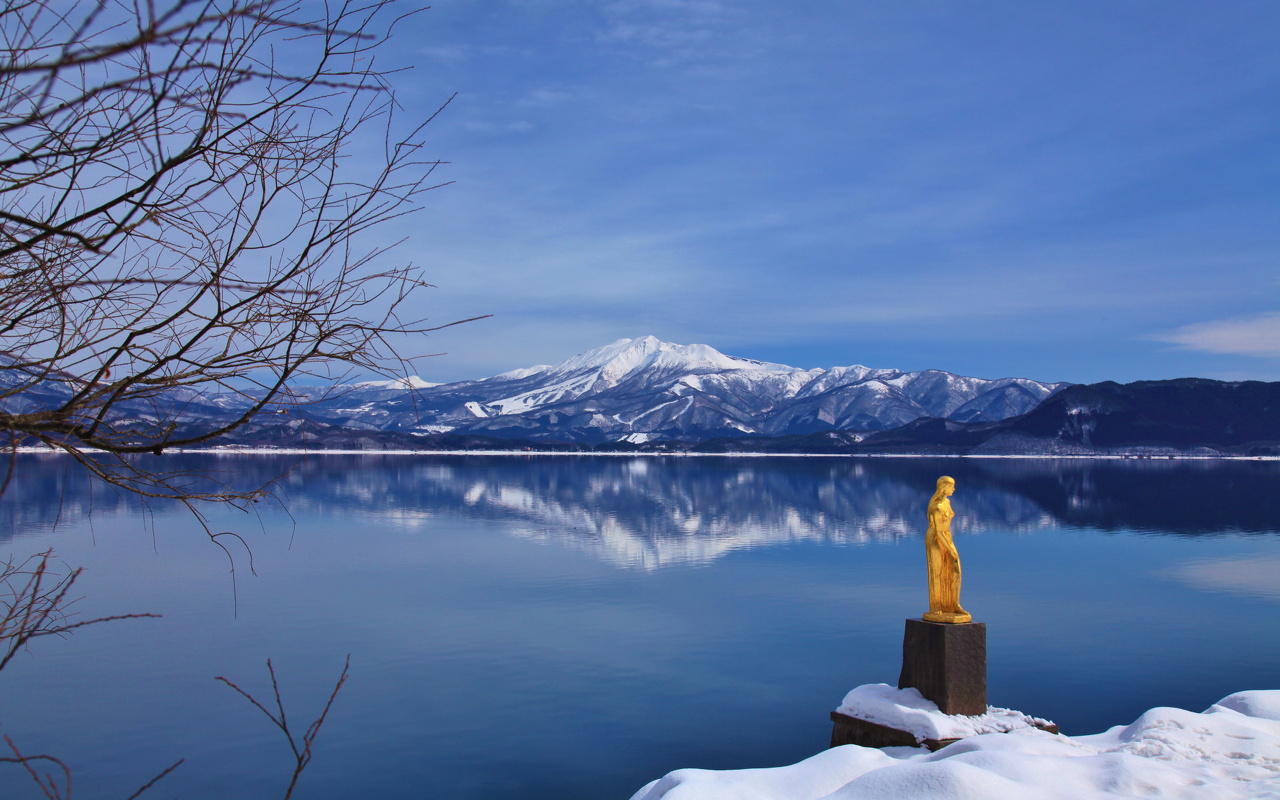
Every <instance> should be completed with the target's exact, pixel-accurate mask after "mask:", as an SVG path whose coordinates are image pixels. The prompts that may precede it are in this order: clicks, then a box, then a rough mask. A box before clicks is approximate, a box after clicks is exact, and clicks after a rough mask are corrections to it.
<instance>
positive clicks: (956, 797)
mask: <svg viewBox="0 0 1280 800" xmlns="http://www.w3.org/2000/svg"><path fill="white" fill-rule="evenodd" d="M867 688H868V687H859V689H867ZM872 688H873V689H874V687H872ZM859 689H855V690H854V691H853V692H850V693H849V696H848V697H846V701H845V704H846V705H847V704H848V703H849V701H850V698H854V700H855V705H856V704H857V696H858V695H857V692H858V691H859ZM893 691H897V690H893ZM871 693H872V694H880V695H883V694H884V692H879V693H877V692H875V691H874V690H873V691H872V692H871ZM864 694H866V692H864ZM881 700H883V698H881ZM925 702H926V703H927V704H928V701H925ZM915 705H916V706H918V705H919V704H918V703H917V704H915ZM928 705H932V704H928ZM842 708H844V705H842ZM934 709H935V712H934V713H935V715H937V712H936V706H934ZM855 710H857V709H855ZM900 711H901V712H902V716H903V718H904V719H911V718H916V717H920V716H921V709H920V708H917V707H914V706H912V707H910V708H907V707H903V708H902V709H900ZM926 716H927V711H926ZM941 716H945V715H941ZM958 719H959V720H960V721H961V722H971V721H973V720H981V719H983V718H980V717H960V718H958ZM961 727H964V726H963V725H962V726H961ZM971 727H972V726H971ZM978 729H980V726H978V727H974V730H978ZM1139 797H1165V798H1182V799H1183V800H1207V798H1213V800H1275V798H1280V690H1254V691H1245V692H1237V693H1236V694H1232V695H1229V696H1227V697H1225V698H1223V699H1222V700H1219V701H1218V702H1217V703H1215V704H1213V705H1212V706H1210V707H1209V708H1208V709H1206V710H1205V711H1204V712H1202V713H1199V714H1197V713H1194V712H1191V711H1184V710H1182V709H1178V708H1153V709H1151V710H1149V711H1147V712H1146V713H1144V714H1142V715H1141V716H1140V717H1138V719H1137V720H1136V721H1134V722H1133V723H1132V724H1130V725H1117V726H1116V727H1114V728H1111V729H1110V730H1108V731H1106V732H1104V733H1099V734H1094V735H1091V736H1063V735H1061V734H1053V733H1047V732H1045V731H1042V730H1038V729H1036V728H1033V727H1020V728H1016V729H1013V730H1010V731H1009V732H1004V733H981V734H979V735H974V736H970V737H969V738H966V739H962V740H961V741H958V742H956V743H954V744H952V745H949V746H947V747H945V748H943V749H941V750H939V751H937V752H936V753H930V752H928V751H927V750H925V749H923V748H913V747H895V748H885V749H884V750H876V749H872V748H866V747H859V746H857V745H841V746H840V747H836V748H832V749H830V750H827V751H825V752H822V753H819V754H817V755H815V756H812V757H810V758H808V759H805V760H804V761H801V762H799V763H798V764H792V765H790V766H785V767H776V768H765V769H741V770H722V771H715V770H702V769H679V770H676V771H674V772H670V773H668V774H667V775H665V776H663V777H662V778H659V779H658V780H655V781H652V782H650V783H649V784H647V785H646V786H644V787H643V788H641V789H640V790H639V791H638V792H636V793H635V795H633V796H632V798H631V800H908V799H909V800H1029V799H1030V800H1040V799H1041V798H1045V799H1047V800H1110V799H1111V798H1139Z"/></svg>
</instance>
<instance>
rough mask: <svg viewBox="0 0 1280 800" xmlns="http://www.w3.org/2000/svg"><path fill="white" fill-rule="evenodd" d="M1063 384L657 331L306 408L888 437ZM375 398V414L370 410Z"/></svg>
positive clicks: (545, 432) (681, 431) (632, 434)
mask: <svg viewBox="0 0 1280 800" xmlns="http://www.w3.org/2000/svg"><path fill="white" fill-rule="evenodd" d="M1065 385H1066V384H1042V383H1038V382H1036V381H1029V380H1024V379H1017V378H1004V379H1000V380H994V381H993V380H985V379H981V378H966V377H962V376H958V375H952V374H951V373H947V372H941V371H938V370H929V371H925V372H915V373H912V372H902V371H899V370H888V369H871V368H869V367H864V366H859V365H854V366H849V367H833V368H831V369H799V368H796V367H790V366H786V365H784V364H771V363H767V362H762V361H754V360H751V359H745V358H736V357H734V356H728V355H725V354H723V353H721V352H719V351H718V350H716V349H715V348H712V347H710V346H707V345H701V344H694V345H680V344H672V343H670V342H664V341H661V340H660V339H658V338H656V337H653V336H644V337H640V338H638V339H620V340H618V341H616V342H613V343H611V344H608V345H605V346H603V347H597V348H595V349H593V350H588V351H587V352H585V353H582V354H580V355H577V356H574V357H572V358H569V359H567V360H565V361H563V362H561V363H559V364H555V365H549V366H548V365H539V366H536V367H530V368H527V369H517V370H511V371H509V372H504V373H502V374H501V375H495V376H493V377H491V378H485V379H483V380H476V381H462V382H458V383H451V384H442V385H437V386H422V387H421V388H415V390H414V391H402V392H400V394H399V396H393V394H392V393H391V392H392V391H393V390H390V389H388V388H384V384H379V385H378V386H377V389H378V392H377V394H376V396H372V395H371V394H367V393H369V392H370V390H372V389H373V388H374V387H373V386H367V387H362V386H356V387H352V389H351V391H350V392H344V393H343V394H342V399H341V401H340V402H337V401H335V402H333V403H321V404H319V405H317V406H312V407H309V408H308V411H309V412H310V413H312V414H314V415H315V416H318V417H320V418H321V419H325V420H326V421H329V422H341V423H342V424H348V425H351V424H369V423H372V424H373V425H375V426H376V427H378V428H379V429H382V430H396V431H415V430H416V431H424V432H425V431H431V432H439V431H442V430H452V431H456V432H459V433H474V434H481V435H487V436H497V437H504V438H529V439H549V440H563V441H583V442H589V443H599V442H606V441H622V440H624V439H625V440H629V441H653V440H663V439H708V438H713V437H720V436H746V435H752V434H768V435H786V434H792V433H813V432H817V431H822V430H832V429H855V430H867V431H875V430H883V429H885V428H892V427H897V426H899V425H903V424H905V423H907V422H911V421H912V420H915V419H919V418H920V417H925V416H939V417H945V416H950V415H952V414H955V415H957V416H956V418H957V419H963V420H964V421H987V420H992V421H993V420H997V419H1003V418H1005V417H1008V416H1011V415H1016V414H1021V413H1024V412H1026V411H1028V410H1030V409H1031V408H1033V407H1035V405H1036V404H1037V403H1039V402H1040V400H1042V399H1043V398H1045V397H1048V396H1049V395H1051V394H1053V393H1054V392H1056V391H1058V390H1059V389H1061V388H1063V387H1064V386H1065ZM366 400H367V401H374V404H375V405H376V406H377V407H378V410H379V413H378V415H377V419H371V418H370V415H369V414H367V413H365V411H364V409H366V408H367V407H368V402H366Z"/></svg>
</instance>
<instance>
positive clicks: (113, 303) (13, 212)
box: [0, 0, 457, 797]
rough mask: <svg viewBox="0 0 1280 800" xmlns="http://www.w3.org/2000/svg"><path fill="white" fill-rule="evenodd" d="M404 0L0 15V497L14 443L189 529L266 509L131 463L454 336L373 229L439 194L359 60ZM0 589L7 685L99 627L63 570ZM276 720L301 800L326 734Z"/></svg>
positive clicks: (249, 494) (16, 568)
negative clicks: (35, 660) (86, 629)
mask: <svg viewBox="0 0 1280 800" xmlns="http://www.w3.org/2000/svg"><path fill="white" fill-rule="evenodd" d="M396 2H397V0H350V1H347V0H325V1H324V2H320V0H158V1H157V0H10V2H7V3H5V4H4V5H3V6H0V446H2V447H5V448H7V449H8V451H9V453H10V458H9V460H8V466H7V468H2V469H0V494H3V492H4V490H5V488H7V487H8V486H9V483H10V481H11V480H12V479H13V477H14V464H15V463H16V453H17V451H18V448H19V446H21V445H23V444H34V443H43V444H44V445H46V446H48V447H50V448H53V449H56V450H61V451H63V452H65V453H67V454H68V455H69V456H70V457H71V458H73V459H75V460H76V461H77V462H79V463H80V464H81V465H83V466H84V467H85V468H86V469H88V470H89V471H90V472H92V473H93V474H94V475H96V476H97V477H98V478H100V479H102V480H103V481H106V482H107V483H110V484H113V485H115V486H117V487H120V488H121V489H123V490H126V491H130V492H134V493H137V494H139V495H143V496H145V497H156V498H172V499H176V500H179V501H181V502H184V503H186V504H187V505H188V506H189V507H191V508H192V510H193V511H196V515H197V517H198V518H200V519H201V521H202V523H203V517H202V515H200V513H199V512H198V511H197V507H198V503H199V501H214V502H223V503H231V504H235V505H240V506H242V507H244V506H245V504H247V503H249V502H251V501H255V500H258V499H260V497H261V496H262V495H263V494H264V493H265V492H266V491H267V488H266V487H247V488H246V487H242V486H231V485H225V484H222V483H218V482H217V481H213V480H211V479H210V478H209V476H206V475H193V474H190V473H184V472H180V471H173V470H171V469H168V468H165V467H162V466H157V463H158V462H159V460H148V459H147V457H146V455H145V454H149V453H154V454H160V453H162V452H163V451H164V450H166V449H169V448H174V447H181V446H188V445H194V444H198V443H202V442H208V441H210V440H212V439H215V438H216V437H218V436H220V435H222V434H224V433H227V432H229V431H231V430H233V429H235V428H237V427H239V426H242V425H244V424H245V423H246V422H248V421H249V420H251V419H252V418H253V417H254V416H255V415H257V414H259V413H260V412H262V411H264V410H265V409H268V408H271V407H276V406H279V405H280V404H285V405H287V404H290V403H292V402H294V401H295V400H296V399H297V398H296V397H295V395H294V394H293V393H292V392H291V389H290V387H291V386H293V385H296V384H297V383H298V382H300V381H302V380H304V379H307V378H312V379H314V378H320V379H321V380H325V381H329V382H336V381H339V380H340V379H341V378H342V377H343V376H344V375H345V374H346V373H347V372H349V371H352V370H356V371H362V372H371V373H376V374H383V375H386V376H388V377H393V376H396V375H403V374H405V369H406V366H407V364H406V361H407V356H406V355H405V354H403V353H402V352H400V351H399V350H398V349H397V345H398V344H400V343H402V342H405V341H408V340H409V339H407V338H406V336H410V337H411V336H413V335H416V334H425V333H427V332H429V331H434V330H438V329H439V328H441V327H445V325H440V324H428V322H427V321H426V320H425V318H424V317H423V315H422V313H421V311H420V309H419V308H418V298H419V297H420V294H419V290H421V289H423V288H425V287H427V286H428V284H427V283H426V282H425V281H424V279H423V276H422V275H421V273H420V272H419V270H418V269H417V268H415V267H413V266H411V265H406V264H388V263H387V257H388V252H387V251H388V249H389V248H390V247H391V246H393V245H394V244H395V242H388V241H386V240H385V238H384V237H385V233H383V231H384V230H385V227H384V226H385V224H386V223H388V222H391V221H393V220H396V219H398V218H400V217H402V216H403V215H405V214H408V213H410V212H413V211H415V210H416V209H417V208H418V201H419V199H420V197H421V195H422V193H423V192H425V191H427V190H429V189H432V188H436V187H437V186H439V185H441V184H440V183H439V182H438V181H437V180H436V178H435V177H434V175H435V171H436V169H437V167H439V165H440V163H441V162H438V161H434V160H431V159H429V158H426V157H424V156H423V155H422V152H423V134H424V126H426V125H427V123H429V122H430V121H431V119H432V118H434V116H435V114H434V113H433V114H429V115H419V118H418V119H417V120H415V121H411V122H410V123H408V124H402V123H401V121H400V117H401V116H404V112H403V109H402V108H401V107H400V106H398V104H397V102H396V99H395V95H394V92H393V91H392V80H391V78H392V74H393V71H389V70H388V69H386V68H385V67H384V66H383V65H381V64H379V63H377V62H376V60H375V57H376V56H377V55H378V53H379V51H380V49H383V45H384V44H385V43H386V42H387V40H388V37H389V36H390V35H391V33H392V30H393V28H394V27H395V24H396V23H397V22H398V21H400V20H401V19H403V16H404V15H403V14H402V12H401V11H400V10H399V9H398V7H397V5H396ZM413 10H414V9H412V8H410V9H408V11H410V12H411V11H413ZM444 104H447V100H445V101H444ZM440 108H443V105H441V106H440ZM435 113H439V108H437V110H436V112H435ZM410 116H412V115H410ZM423 116H425V117H426V118H425V119H423V118H422V117H423ZM447 324H449V325H452V324H457V322H449V323H447ZM408 355H409V356H411V355H412V354H408ZM206 530H207V528H206ZM210 535H211V536H214V537H215V538H214V541H218V539H217V537H218V536H220V535H227V534H214V533H213V532H212V531H210ZM0 567H2V568H3V570H2V572H0V592H7V593H8V596H7V597H0V617H3V619H0V659H2V660H0V668H2V667H3V666H4V664H6V663H8V661H9V659H10V658H12V657H13V655H14V653H16V652H18V651H19V650H20V649H21V648H23V647H24V646H25V645H26V644H27V643H28V642H30V641H31V640H32V639H33V638H36V637H39V636H44V635H51V634H60V633H61V634H65V633H67V632H69V631H70V630H72V629H74V628H76V627H78V626H82V625H86V624H92V623H94V622H99V621H105V620H89V621H85V622H71V621H69V619H68V618H67V617H66V614H67V606H66V604H67V602H68V601H69V600H70V598H69V596H68V594H67V592H68V590H70V588H71V585H72V584H73V583H74V581H75V577H76V575H77V574H78V572H76V571H71V572H69V573H67V574H66V575H62V576H60V577H59V576H51V574H50V572H49V569H48V554H42V555H38V556H36V557H34V558H33V560H30V561H25V562H23V561H18V562H13V561H11V562H9V563H8V564H0ZM345 676H346V672H345V669H344V672H343V678H342V679H340V680H339V682H338V686H337V687H335V688H334V694H335V695H336V693H337V690H338V688H339V687H341V685H342V680H344V679H345ZM272 678H273V686H274V673H273V676H272ZM233 688H235V687H234V685H233ZM278 697H279V694H278V689H277V701H278ZM250 699H252V698H250ZM332 702H333V696H332V695H331V696H330V700H329V704H330V705H331V704H332ZM277 707H278V708H280V714H279V720H278V722H277V724H278V725H279V726H280V727H281V729H282V730H283V731H284V733H285V735H286V737H287V738H288V739H289V741H290V744H291V745H293V746H294V751H295V756H296V757H297V758H296V760H297V762H298V763H297V769H296V770H295V772H294V782H296V780H297V776H298V774H300V772H301V770H302V768H303V767H304V766H305V765H306V762H307V761H309V759H310V752H311V751H310V746H311V742H312V740H313V739H314V737H315V733H316V731H317V730H318V728H319V725H320V723H321V722H322V721H323V719H324V715H323V714H322V715H321V717H320V719H319V720H317V721H316V723H315V724H314V725H313V726H312V727H311V728H309V729H308V731H307V732H306V733H305V734H304V735H303V738H302V740H301V744H299V743H298V742H296V741H295V740H294V738H293V735H292V733H291V732H290V730H289V729H288V728H287V726H286V725H285V721H284V713H283V708H282V707H279V705H278V702H277ZM328 708H329V705H326V707H325V710H326V712H327V710H328ZM268 716H272V715H271V714H270V712H268ZM272 720H273V721H277V719H276V717H274V716H272ZM8 744H9V748H10V750H11V751H12V753H13V755H12V756H7V755H6V756H3V757H0V762H15V763H19V764H21V765H22V766H24V767H25V768H27V769H28V771H29V772H30V774H31V775H32V776H33V778H34V779H35V782H36V784H37V785H38V786H39V787H40V788H41V791H43V792H44V793H45V794H46V796H50V797H55V796H56V797H63V796H67V795H69V794H70V783H69V781H70V774H69V773H67V774H66V781H65V783H64V784H62V785H61V788H60V784H59V782H58V781H57V780H55V777H54V775H52V774H49V773H45V774H43V775H41V774H40V773H38V772H37V770H36V769H35V767H36V765H38V764H45V765H46V766H51V767H53V768H56V769H59V770H61V769H63V765H62V764H61V762H59V761H58V760H57V759H56V758H53V757H51V756H45V755H36V756H24V755H22V753H20V752H19V751H18V749H17V747H16V746H15V745H14V744H13V742H11V741H10V742H9V743H8ZM175 766H176V765H175ZM172 768H173V767H170V768H169V769H172ZM167 772H168V770H166V771H165V772H164V773H161V774H160V775H158V776H157V777H156V779H155V780H158V779H159V778H160V777H163V775H165V774H167ZM152 783H154V780H153V781H152ZM152 783H148V784H147V785H146V786H144V787H142V789H140V790H139V793H140V792H141V791H143V790H145V789H147V788H148V787H150V786H151V785H152ZM291 787H292V784H291Z"/></svg>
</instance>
